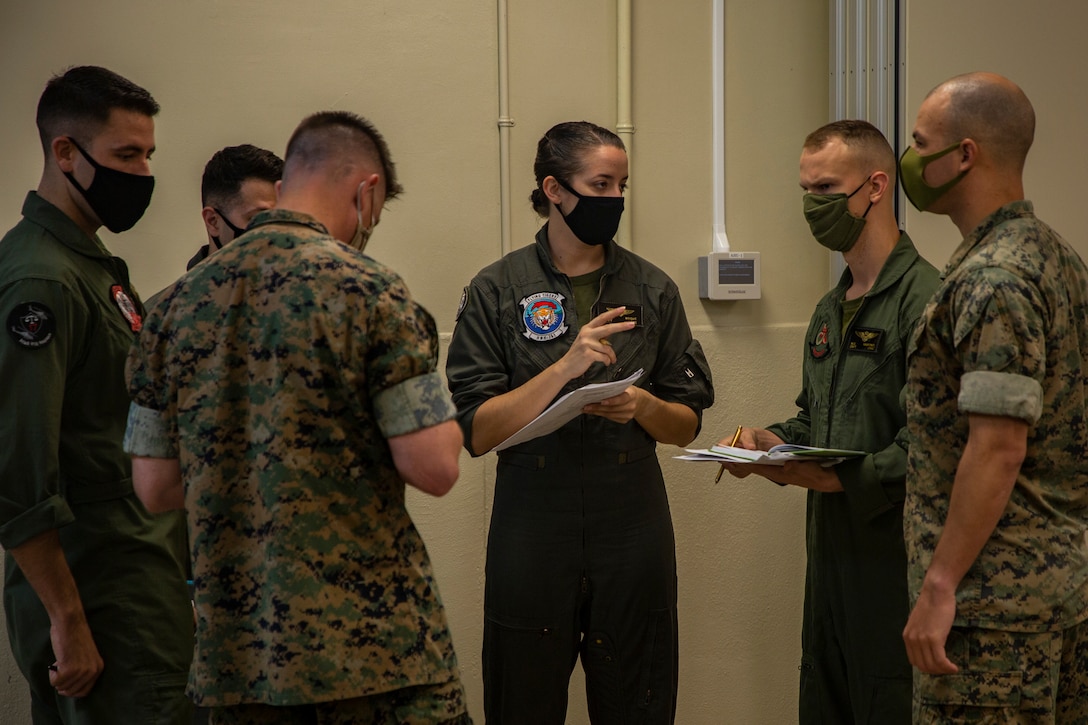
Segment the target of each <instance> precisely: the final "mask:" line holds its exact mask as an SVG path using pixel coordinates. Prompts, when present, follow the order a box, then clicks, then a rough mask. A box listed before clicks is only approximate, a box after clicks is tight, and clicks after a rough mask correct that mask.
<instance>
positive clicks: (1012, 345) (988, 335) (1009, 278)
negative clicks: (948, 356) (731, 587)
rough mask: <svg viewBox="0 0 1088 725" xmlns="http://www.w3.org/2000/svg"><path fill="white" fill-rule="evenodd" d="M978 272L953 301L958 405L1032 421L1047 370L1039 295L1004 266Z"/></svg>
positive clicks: (1038, 411)
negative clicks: (959, 367) (960, 369)
mask: <svg viewBox="0 0 1088 725" xmlns="http://www.w3.org/2000/svg"><path fill="white" fill-rule="evenodd" d="M979 276H980V279H979V281H978V283H977V284H975V285H973V286H971V287H969V288H967V289H968V290H969V292H967V293H964V294H962V295H960V296H959V298H958V299H957V301H956V302H957V307H958V308H959V309H960V310H961V314H960V315H959V316H958V317H957V320H956V330H955V334H956V345H957V348H959V349H960V351H961V355H962V359H963V361H964V374H963V377H962V378H961V379H960V393H959V396H958V401H957V402H958V405H959V409H960V411H962V412H964V413H977V414H981V415H997V416H1004V417H1008V418H1019V419H1021V420H1024V421H1025V422H1027V423H1029V424H1033V423H1035V422H1036V421H1037V420H1038V419H1039V416H1040V415H1041V413H1042V407H1043V388H1042V383H1041V381H1042V380H1043V377H1044V376H1045V374H1046V339H1045V335H1044V333H1043V330H1044V329H1045V324H1044V322H1043V315H1042V312H1041V309H1042V305H1043V302H1042V299H1041V298H1040V296H1039V293H1038V290H1037V289H1035V288H1034V287H1033V286H1032V285H1031V284H1028V283H1026V282H1025V281H1024V280H1022V279H1020V278H1018V277H1015V276H1013V275H1011V274H1009V273H1008V272H1007V271H1005V270H1001V269H987V270H985V271H983V272H982V273H981V274H980V275H979Z"/></svg>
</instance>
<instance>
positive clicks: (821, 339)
mask: <svg viewBox="0 0 1088 725" xmlns="http://www.w3.org/2000/svg"><path fill="white" fill-rule="evenodd" d="M830 349H831V347H830V345H828V344H827V323H826V322H825V323H824V324H823V327H821V328H820V331H819V332H817V333H816V338H815V339H814V340H813V341H812V342H810V343H809V348H808V350H809V352H810V353H812V357H814V358H816V359H817V360H819V359H820V358H823V357H826V356H827V351H828V350H830Z"/></svg>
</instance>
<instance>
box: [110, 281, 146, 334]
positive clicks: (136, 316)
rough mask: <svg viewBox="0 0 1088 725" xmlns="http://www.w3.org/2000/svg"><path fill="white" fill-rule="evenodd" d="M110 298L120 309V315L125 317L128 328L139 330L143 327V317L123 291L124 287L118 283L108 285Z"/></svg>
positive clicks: (134, 330)
mask: <svg viewBox="0 0 1088 725" xmlns="http://www.w3.org/2000/svg"><path fill="white" fill-rule="evenodd" d="M110 299H112V300H113V304H115V305H117V309H118V310H120V311H121V316H122V317H124V318H125V322H127V323H128V327H129V329H130V330H132V331H133V332H139V331H140V330H142V329H143V326H144V321H143V317H142V316H141V315H140V312H139V310H137V309H136V305H135V304H134V303H133V302H132V298H131V297H129V296H128V293H127V292H125V288H124V287H122V286H121V285H119V284H115V285H113V286H112V287H110Z"/></svg>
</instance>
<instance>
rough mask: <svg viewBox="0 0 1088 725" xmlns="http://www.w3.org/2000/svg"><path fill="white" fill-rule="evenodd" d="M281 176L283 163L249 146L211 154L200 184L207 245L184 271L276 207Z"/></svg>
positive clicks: (194, 256)
mask: <svg viewBox="0 0 1088 725" xmlns="http://www.w3.org/2000/svg"><path fill="white" fill-rule="evenodd" d="M281 176H283V160H282V159H281V158H280V157H279V156H276V154H274V153H272V152H271V151H266V150H265V149H262V148H257V147H256V146H251V145H250V144H242V145H241V146H228V147H226V148H224V149H220V150H219V151H216V152H215V155H214V156H212V158H211V160H209V161H208V163H207V165H206V166H205V167H204V176H203V178H202V179H201V181H200V203H201V204H202V205H203V206H204V208H203V209H201V210H200V214H201V216H202V217H203V219H204V229H205V230H206V231H207V233H208V243H207V244H205V245H204V246H202V247H201V248H200V249H199V250H197V253H196V254H194V255H193V258H192V259H190V260H189V263H188V264H187V265H185V268H186V269H192V268H193V267H195V266H196V265H198V264H200V263H201V262H203V261H204V260H205V259H207V258H208V255H209V254H211V253H213V252H215V251H217V250H219V249H222V248H223V245H225V244H229V243H230V242H232V241H234V239H235V238H236V237H240V236H241V235H242V233H243V232H245V230H246V227H247V226H249V221H250V220H251V219H252V218H253V217H254V216H256V215H257V214H258V213H259V212H262V211H266V210H268V209H271V208H272V207H274V206H275V205H276V182H277V181H279V180H280V177H281Z"/></svg>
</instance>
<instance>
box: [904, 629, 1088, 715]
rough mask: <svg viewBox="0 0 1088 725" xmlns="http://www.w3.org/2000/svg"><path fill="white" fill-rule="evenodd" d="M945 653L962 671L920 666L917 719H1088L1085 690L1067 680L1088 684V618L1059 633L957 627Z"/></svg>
mask: <svg viewBox="0 0 1088 725" xmlns="http://www.w3.org/2000/svg"><path fill="white" fill-rule="evenodd" d="M945 651H946V652H947V653H948V656H949V658H951V659H952V661H953V662H955V663H957V665H958V666H959V667H960V671H959V672H958V673H956V674H954V675H927V674H925V673H923V672H919V671H917V670H916V671H915V673H914V691H915V694H916V697H915V700H914V719H913V722H914V725H946V724H947V723H985V724H986V725H1054V723H1084V722H1086V721H1088V713H1086V712H1085V710H1086V706H1088V703H1086V702H1085V698H1084V693H1083V690H1081V689H1079V688H1077V687H1069V686H1067V685H1068V684H1069V683H1088V623H1081V624H1078V625H1076V626H1073V627H1070V628H1069V629H1065V630H1060V631H1056V632H1005V631H1001V630H996V629H966V630H961V629H957V628H954V629H953V630H952V631H951V632H950V633H949V635H948V641H947V643H946V645H945ZM1057 663H1060V669H1059V668H1056V667H1054V665H1055V664H1057ZM1059 671H1060V673H1061V675H1060V684H1059V676H1058V672H1059Z"/></svg>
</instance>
